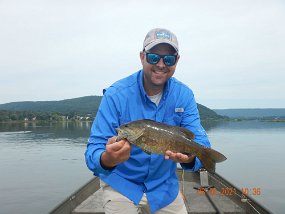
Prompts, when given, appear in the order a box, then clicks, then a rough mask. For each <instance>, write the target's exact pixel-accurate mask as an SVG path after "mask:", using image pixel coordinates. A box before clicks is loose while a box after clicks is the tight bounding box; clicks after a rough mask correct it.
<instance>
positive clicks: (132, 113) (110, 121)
mask: <svg viewBox="0 0 285 214" xmlns="http://www.w3.org/2000/svg"><path fill="white" fill-rule="evenodd" d="M179 58H180V56H179V48H178V42H177V38H176V36H175V35H174V34H173V33H172V32H170V31H169V30H167V29H160V28H157V29H153V30H151V31H149V32H148V34H147V35H146V37H145V40H144V43H143V50H142V51H141V52H140V59H141V63H142V68H143V69H142V70H140V71H138V72H136V73H134V74H132V75H131V76H129V77H126V78H124V79H122V80H119V81H117V82H115V83H114V84H113V85H112V86H111V87H109V88H108V89H107V90H105V91H104V92H105V93H104V97H103V99H102V101H101V104H100V107H99V110H98V112H97V115H96V118H95V120H94V123H93V125H92V128H91V135H90V138H89V141H88V145H87V150H86V152H85V158H86V163H87V166H88V168H89V169H90V170H91V171H92V172H94V175H96V176H99V177H100V179H101V186H102V188H103V203H104V204H103V205H104V209H105V212H106V213H124V214H126V213H128V214H129V213H131V214H132V213H134V214H135V213H139V212H143V213H150V212H155V213H161V214H163V213H175V214H180V213H181V214H182V213H183V214H184V213H187V211H186V207H185V205H184V203H183V200H182V197H181V195H180V194H179V185H178V179H177V176H176V173H175V172H176V165H177V163H180V164H181V166H182V168H184V169H185V170H189V171H197V170H198V169H199V168H201V166H202V165H201V162H200V160H199V159H198V158H196V157H194V156H193V155H186V154H182V153H174V152H172V151H167V152H166V154H165V156H163V155H158V154H151V155H149V154H146V153H145V152H143V151H142V150H141V149H139V148H138V147H136V146H134V145H132V146H131V145H130V143H129V142H128V141H127V140H121V141H119V142H116V135H117V133H116V130H115V128H117V127H119V126H120V125H122V124H125V123H127V122H130V121H134V120H138V119H151V120H155V121H158V122H162V123H166V124H169V125H176V126H182V127H185V128H188V129H189V130H191V131H192V132H194V134H195V141H196V142H198V143H200V144H203V145H205V146H207V147H210V143H209V141H208V138H207V135H206V133H205V131H204V129H203V127H202V126H201V124H200V117H199V113H198V110H197V104H196V102H195V99H194V95H193V93H192V91H191V89H189V88H188V87H187V86H186V85H184V84H183V83H181V82H180V81H178V80H177V79H175V78H173V77H172V76H173V74H174V72H175V69H176V65H177V63H178V61H179Z"/></svg>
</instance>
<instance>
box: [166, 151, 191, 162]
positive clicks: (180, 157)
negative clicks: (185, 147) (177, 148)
mask: <svg viewBox="0 0 285 214" xmlns="http://www.w3.org/2000/svg"><path fill="white" fill-rule="evenodd" d="M164 157H165V159H170V160H173V161H175V162H177V163H192V162H193V161H194V158H195V156H194V155H186V154H182V153H179V152H172V151H169V150H168V151H166V152H165V156H164Z"/></svg>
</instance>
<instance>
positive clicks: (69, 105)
mask: <svg viewBox="0 0 285 214" xmlns="http://www.w3.org/2000/svg"><path fill="white" fill-rule="evenodd" d="M101 99H102V97H101V96H86V97H78V98H73V99H66V100H60V101H35V102H32V101H25V102H12V103H6V104H2V105H0V110H7V111H32V112H59V113H69V112H78V113H93V112H97V110H98V106H99V104H100V102H101Z"/></svg>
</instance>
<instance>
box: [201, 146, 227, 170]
mask: <svg viewBox="0 0 285 214" xmlns="http://www.w3.org/2000/svg"><path fill="white" fill-rule="evenodd" d="M226 159H227V158H226V157H225V156H224V155H223V154H221V153H220V152H218V151H216V150H213V149H210V148H204V149H203V152H202V155H201V157H200V160H201V162H202V164H203V166H204V168H205V169H206V170H208V171H209V172H215V169H216V163H219V162H222V161H225V160H226Z"/></svg>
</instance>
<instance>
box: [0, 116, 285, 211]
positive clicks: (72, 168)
mask: <svg viewBox="0 0 285 214" xmlns="http://www.w3.org/2000/svg"><path fill="white" fill-rule="evenodd" d="M90 127H91V123H87V122H81V123H79V122H78V123H56V124H55V123H46V124H41V123H23V124H0V193H1V194H0V214H10V213H22V214H25V213H27V214H28V213H29V214H31V213H48V211H50V210H51V209H52V208H53V207H54V206H56V205H57V204H58V203H59V202H61V201H63V200H64V199H65V198H66V197H68V196H69V195H70V194H71V193H72V192H74V191H75V190H76V189H78V188H79V187H80V186H82V185H83V184H84V183H86V182H87V181H88V180H89V179H91V178H92V177H93V176H92V173H91V172H90V171H89V170H88V169H87V167H86V166H85V162H84V155H83V154H84V151H85V147H86V142H87V138H88V136H89V130H90ZM204 127H205V128H206V130H207V132H208V135H209V138H210V141H211V143H212V146H213V148H215V149H217V150H218V151H220V152H222V153H223V154H225V156H227V158H228V160H227V161H225V162H223V163H219V164H217V172H218V173H219V174H221V175H222V176H223V177H225V178H226V179H228V180H229V181H231V182H232V183H234V184H235V185H237V186H238V187H240V188H249V189H252V188H260V190H261V194H260V195H259V196H252V197H254V198H255V199H256V200H257V201H259V202H260V203H262V204H263V205H264V206H265V207H267V208H268V209H270V210H271V211H272V212H273V213H283V210H285V203H284V198H285V187H284V185H283V182H284V181H285V170H284V166H283V163H284V160H285V156H284V153H283V151H285V142H284V139H285V123H273V122H258V121H242V122H221V123H216V124H205V126H204Z"/></svg>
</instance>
